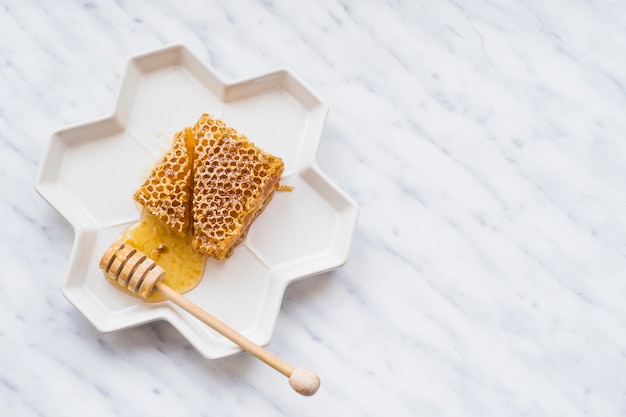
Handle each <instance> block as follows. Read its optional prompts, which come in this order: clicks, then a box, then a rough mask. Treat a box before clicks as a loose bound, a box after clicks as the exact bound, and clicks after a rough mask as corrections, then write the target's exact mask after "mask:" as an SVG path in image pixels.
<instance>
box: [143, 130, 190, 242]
mask: <svg viewBox="0 0 626 417" xmlns="http://www.w3.org/2000/svg"><path fill="white" fill-rule="evenodd" d="M190 139H193V134H192V133H190V129H189V128H187V129H184V130H181V131H179V132H177V133H176V134H175V135H174V139H173V142H172V146H171V148H170V149H169V150H168V151H167V152H166V153H165V154H164V155H163V158H162V159H161V161H160V162H158V163H157V165H156V166H155V167H154V168H153V169H152V172H151V173H150V175H149V176H148V178H147V179H146V180H145V182H144V183H143V185H142V186H141V187H139V188H138V189H137V191H135V194H134V195H133V198H134V199H135V201H137V202H138V203H139V204H141V205H142V206H143V207H144V209H145V210H146V211H148V212H149V213H151V214H152V215H154V216H155V217H157V218H158V219H159V220H161V221H162V222H163V223H165V224H166V225H167V226H168V227H169V228H170V229H171V230H172V231H173V232H175V233H176V234H178V235H181V236H183V235H185V234H186V233H187V231H188V229H189V200H190V191H191V181H192V174H191V167H192V164H193V146H192V145H193V143H192V142H190Z"/></svg>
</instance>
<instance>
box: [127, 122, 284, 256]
mask: <svg viewBox="0 0 626 417" xmlns="http://www.w3.org/2000/svg"><path fill="white" fill-rule="evenodd" d="M283 170H284V164H283V161H282V160H281V159H280V158H278V157H275V156H273V155H271V154H269V153H267V152H265V151H263V150H262V149H260V148H258V147H256V146H255V145H254V144H253V143H252V142H250V141H248V139H247V137H246V136H245V135H241V134H239V133H237V131H236V130H235V129H233V128H232V127H229V126H227V125H226V124H225V123H224V122H223V121H221V120H219V119H215V118H213V117H211V116H210V115H208V114H203V115H202V117H200V119H199V120H198V121H197V122H196V124H195V125H194V126H193V127H192V128H185V129H183V130H181V131H180V132H177V133H176V134H175V136H174V140H173V143H172V147H171V148H170V149H169V150H168V151H167V152H166V153H165V155H164V156H163V158H162V159H161V161H160V162H159V163H158V164H157V165H156V166H155V167H154V169H153V170H152V172H151V173H150V176H149V177H148V178H147V179H146V181H145V182H144V184H143V185H142V186H141V187H140V188H139V189H137V191H136V192H135V194H134V199H135V200H136V201H137V202H139V203H140V204H141V205H143V206H144V208H145V210H146V211H147V212H148V213H149V214H151V215H153V216H154V217H156V218H157V219H159V220H160V221H162V222H163V223H164V224H165V225H166V226H167V227H168V228H169V229H171V230H172V231H173V232H174V233H176V234H177V235H179V236H183V237H184V236H191V237H192V239H191V245H192V247H193V248H194V249H195V250H196V251H198V252H200V253H202V254H204V255H208V256H212V257H214V258H217V259H223V258H226V257H229V256H230V255H231V254H232V252H233V249H234V248H235V246H237V244H239V243H240V242H241V241H242V240H243V239H244V237H245V236H246V234H247V232H248V229H249V228H250V225H251V224H252V222H253V221H254V219H255V218H256V217H257V216H258V215H259V214H260V213H261V212H262V211H263V209H264V208H265V206H266V205H267V204H268V203H269V201H270V200H271V198H272V196H273V194H274V192H275V191H276V190H277V189H278V188H279V181H280V177H281V175H282V173H283Z"/></svg>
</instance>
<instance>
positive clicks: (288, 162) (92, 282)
mask: <svg viewBox="0 0 626 417" xmlns="http://www.w3.org/2000/svg"><path fill="white" fill-rule="evenodd" d="M205 112H206V113H211V114H213V115H215V116H217V117H219V118H221V119H223V120H224V121H225V122H226V123H228V124H229V125H231V126H233V127H235V128H236V129H237V130H238V131H239V132H241V133H244V134H246V135H247V136H248V138H250V140H252V141H253V142H254V143H255V144H256V145H258V146H260V147H261V148H263V149H265V150H266V151H268V152H270V153H272V154H274V155H277V156H280V157H281V158H282V159H283V160H284V161H285V173H284V175H283V179H282V181H281V183H282V184H284V185H293V186H294V190H293V191H292V192H281V193H276V195H275V196H274V198H273V199H272V201H271V203H270V204H269V206H268V207H267V208H266V209H265V211H264V212H263V214H262V215H261V216H259V217H258V218H257V220H256V221H255V223H254V224H253V225H252V227H251V228H250V231H249V233H248V236H247V238H246V240H245V241H244V242H243V243H242V244H241V245H240V246H239V247H238V248H237V249H236V250H235V253H234V255H233V256H232V257H231V258H229V259H227V260H224V261H216V260H212V259H209V260H207V264H206V268H205V273H204V276H203V279H202V281H201V283H200V284H199V285H198V286H197V287H196V288H195V289H194V290H192V291H190V292H189V293H187V294H186V296H187V297H188V298H189V299H190V300H192V301H193V302H195V303H197V304H198V305H199V306H200V307H202V308H204V309H205V310H207V311H208V312H210V313H211V314H213V315H215V316H216V317H218V318H220V319H221V320H222V321H224V322H226V323H227V324H229V325H230V326H232V327H234V328H235V329H237V330H238V331H240V332H241V333H243V334H244V335H246V336H247V337H248V338H250V339H252V340H253V341H254V342H256V343H258V344H261V345H266V344H267V343H269V340H270V338H271V335H272V332H273V329H274V324H275V322H276V318H277V316H278V313H279V310H280V304H281V302H282V298H283V293H284V290H285V287H286V286H287V285H288V284H289V283H290V282H293V281H294V280H298V279H301V278H305V277H310V276H312V275H315V274H318V273H320V272H323V271H328V270H331V269H333V268H337V267H339V266H341V265H342V264H343V263H344V262H345V261H346V258H347V255H348V250H349V246H350V242H351V238H352V234H353V231H354V227H355V224H356V218H357V213H358V207H357V205H356V204H355V202H354V201H353V200H352V199H350V198H349V197H348V196H347V195H346V194H344V193H343V192H342V191H341V190H340V189H338V188H337V187H336V186H335V185H333V184H332V182H331V181H329V180H328V178H327V177H326V176H325V175H324V174H323V173H322V172H321V171H320V170H319V168H318V167H317V165H316V163H315V155H316V152H317V147H318V143H319V140H320V135H321V132H322V129H323V125H324V122H325V119H326V114H327V107H326V105H325V104H324V103H323V102H322V100H320V99H319V98H318V97H317V96H316V95H315V94H314V93H312V92H311V90H310V89H309V88H308V87H306V86H305V85H304V84H303V83H302V81H301V80H299V79H298V78H297V77H296V76H295V75H293V74H292V73H291V72H290V71H288V70H285V69H280V70H276V71H272V72H270V73H267V74H262V75H260V76H257V77H254V78H251V79H247V80H243V81H239V82H235V83H225V82H223V81H222V80H221V79H220V78H219V77H218V76H217V75H216V74H215V72H214V71H213V70H212V69H211V68H209V67H207V66H206V65H205V64H203V63H202V62H200V61H199V60H198V59H197V58H196V57H195V56H194V55H193V54H191V53H190V52H189V51H188V50H187V49H186V48H184V47H183V46H170V47H166V48H163V49H160V50H157V51H154V52H150V53H147V54H144V55H140V56H136V57H134V58H131V59H130V60H129V61H128V64H127V67H126V70H125V72H124V75H123V78H122V81H121V85H120V89H119V93H118V97H117V102H116V106H115V111H114V112H113V114H112V115H111V116H109V117H106V118H103V119H101V120H96V121H93V122H90V123H86V124H83V125H80V126H73V127H69V128H67V129H64V130H61V131H59V132H57V133H55V134H54V135H53V136H52V138H51V141H50V144H49V147H48V150H47V152H46V154H45V156H44V158H43V161H42V163H41V166H40V171H39V176H38V180H37V185H36V189H37V191H38V192H39V194H41V196H42V197H44V198H45V199H46V200H47V201H48V202H49V203H50V204H51V205H52V206H53V207H54V208H55V209H56V210H58V211H59V212H60V213H61V214H62V215H63V216H64V217H65V218H66V219H67V220H68V221H69V222H70V223H71V224H72V226H73V227H74V230H75V242H74V247H73V250H72V255H71V258H70V261H69V263H70V264H69V271H68V274H67V277H66V279H65V283H64V286H63V294H64V295H65V296H66V297H67V298H68V299H69V301H70V302H71V303H72V304H73V305H74V306H75V307H76V308H77V309H78V310H80V311H81V312H82V313H83V314H84V315H85V316H86V317H87V318H88V319H89V320H90V321H91V322H92V323H93V324H94V325H95V326H96V327H97V328H98V329H100V330H101V331H114V330H120V329H124V328H128V327H132V326H137V325H140V324H142V323H146V322H150V321H154V320H167V321H169V322H170V323H171V324H172V325H174V326H175V327H176V328H177V329H178V330H179V331H180V332H181V333H182V334H183V335H184V336H185V337H186V338H187V339H188V340H189V341H190V342H191V343H192V344H193V345H194V346H195V347H196V348H197V349H198V350H199V351H200V352H201V353H202V354H203V355H205V356H206V357H208V358H218V357H222V356H226V355H230V354H233V353H236V352H238V351H239V348H238V347H237V346H235V345H234V344H232V343H231V342H230V341H228V340H226V339H225V338H224V337H222V336H221V335H219V334H217V333H215V332H214V331H213V330H211V329H209V328H207V327H206V326H204V325H203V324H201V323H200V322H198V321H197V320H196V319H194V318H192V317H191V316H189V315H188V314H187V313H185V312H184V311H182V310H180V309H179V308H177V307H176V306H174V305H172V304H171V303H169V302H161V303H144V302H142V301H141V300H139V299H137V298H134V297H131V296H128V295H126V294H123V293H122V292H120V291H119V290H117V289H115V288H114V287H113V286H111V285H110V284H109V283H108V282H107V281H106V279H105V278H104V276H103V274H102V271H100V270H99V268H98V262H99V259H100V257H101V256H102V254H103V253H104V251H105V250H106V248H107V247H108V246H109V245H110V244H111V243H112V242H113V240H115V239H116V238H117V237H118V236H119V234H120V233H121V232H122V230H123V229H125V228H126V227H128V226H129V225H130V224H132V223H135V222H137V221H138V220H139V218H140V211H139V210H138V208H137V206H136V205H135V203H134V201H133V199H132V194H133V192H134V190H135V189H136V188H137V187H138V186H139V185H140V184H141V183H142V182H143V180H144V178H145V176H146V174H147V173H148V172H149V170H150V169H151V167H152V166H153V164H154V162H155V160H156V158H157V157H158V155H160V154H161V152H162V149H163V147H164V146H165V145H166V144H167V143H168V139H169V138H170V137H171V136H172V135H173V133H174V132H176V131H177V130H180V129H181V128H182V127H184V126H190V125H192V124H193V123H194V122H195V121H196V120H197V119H198V118H199V117H200V115H201V114H202V113H205Z"/></svg>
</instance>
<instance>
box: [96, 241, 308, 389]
mask: <svg viewBox="0 0 626 417" xmlns="http://www.w3.org/2000/svg"><path fill="white" fill-rule="evenodd" d="M100 269H102V270H103V271H104V273H105V275H106V276H107V278H108V279H110V280H112V281H115V282H117V283H118V284H119V285H121V286H122V287H124V288H127V289H128V290H129V291H131V292H132V293H135V294H138V295H139V296H140V297H142V298H149V297H150V296H151V295H152V294H153V293H154V292H155V291H158V292H159V293H161V295H163V296H164V297H165V298H167V299H168V300H170V301H171V302H173V303H174V304H176V305H177V306H179V307H180V308H182V309H183V310H185V311H187V312H188V313H189V314H191V315H192V316H194V317H196V318H197V319H198V320H200V321H202V322H203V323H205V324H206V325H208V326H209V327H210V328H212V329H213V330H215V331H216V332H218V333H220V334H221V335H222V336H224V337H226V338H227V339H229V340H231V341H232V342H234V343H235V344H237V345H238V346H239V347H240V348H241V349H243V350H244V351H246V352H249V353H250V354H252V355H254V356H255V357H257V358H258V359H260V360H262V361H263V362H265V363H266V364H268V365H269V366H271V367H272V368H274V369H276V370H277V371H278V372H280V373H281V374H283V375H285V376H286V377H287V378H289V385H291V387H292V388H293V389H294V390H295V391H296V392H298V393H299V394H302V395H306V396H309V395H313V394H315V393H316V392H317V390H318V388H319V386H320V379H319V377H318V376H317V375H316V374H315V373H314V372H312V371H310V370H308V369H306V368H293V367H292V366H290V365H289V364H287V363H285V362H284V361H282V360H281V359H280V358H278V357H276V356H274V355H273V354H271V353H270V352H268V351H267V350H265V349H263V348H262V347H261V346H259V345H257V344H256V343H254V342H252V341H251V340H250V339H248V338H247V337H245V336H243V335H242V334H241V333H239V332H237V331H236V330H235V329H233V328H231V327H230V326H228V325H227V324H225V323H223V322H222V321H220V320H218V319H217V318H215V317H214V316H212V315H211V314H209V313H207V312H206V311H204V310H203V309H201V308H200V307H199V306H197V305H196V304H194V303H192V302H191V301H189V300H188V299H186V298H185V297H183V296H182V295H181V294H179V293H178V292H177V291H175V290H174V289H172V288H171V287H169V286H168V285H167V284H165V283H164V282H163V278H164V277H165V270H164V269H163V268H161V267H160V266H159V265H157V264H156V263H155V262H154V261H153V260H152V259H150V258H148V257H147V256H146V255H145V254H143V253H142V252H141V251H139V250H137V249H135V248H133V247H132V246H129V245H126V244H125V243H123V242H120V241H116V242H114V243H113V244H111V246H109V248H108V249H107V250H106V252H105V253H104V255H102V259H100Z"/></svg>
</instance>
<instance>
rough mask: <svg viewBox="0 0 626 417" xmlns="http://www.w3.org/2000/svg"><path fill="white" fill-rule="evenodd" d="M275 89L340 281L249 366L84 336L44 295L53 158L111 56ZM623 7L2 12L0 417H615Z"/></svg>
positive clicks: (65, 7)
mask: <svg viewBox="0 0 626 417" xmlns="http://www.w3.org/2000/svg"><path fill="white" fill-rule="evenodd" d="M169 43H183V44H185V45H187V46H188V47H189V48H191V49H192V50H193V51H194V52H195V53H196V54H198V55H199V56H200V57H201V58H202V59H204V60H206V61H207V62H208V63H209V64H210V65H212V66H213V67H215V69H216V70H217V71H218V72H220V73H221V74H223V75H224V76H225V77H227V78H229V79H235V78H241V77H247V76H251V75H254V74H256V73H258V72H262V71H266V70H269V69H272V68H275V67H277V66H287V67H290V68H292V69H293V70H294V71H295V72H296V73H297V74H298V75H300V76H301V77H302V78H303V79H304V80H306V81H307V83H309V84H310V85H311V86H312V87H313V88H314V89H315V90H316V91H317V92H318V93H319V94H320V95H321V96H322V97H323V98H324V99H325V100H326V101H327V102H328V104H329V106H330V115H329V118H328V122H327V125H326V128H325V131H324V136H323V142H322V144H321V148H320V153H319V164H320V166H321V167H322V168H323V169H324V170H325V171H326V173H327V174H328V175H329V176H330V177H331V178H332V179H333V180H334V181H335V182H336V183H337V184H338V185H340V186H341V187H342V188H344V189H345V190H346V191H347V192H348V193H349V194H350V195H352V196H353V197H354V198H355V199H356V200H357V201H358V202H359V204H360V205H361V215H360V220H359V224H358V227H357V231H356V234H355V237H354V242H353V250H352V253H351V256H350V259H349V262H348V264H347V265H346V266H345V267H343V268H342V269H340V270H338V271H335V272H332V273H328V274H324V275H322V276H319V277H316V278H312V279H309V280H304V281H301V282H298V283H295V284H293V285H291V286H290V287H289V288H288V290H287V292H286V294H285V299H284V303H283V307H282V310H281V314H280V317H279V319H278V323H277V326H276V330H275V334H274V338H273V340H272V343H271V344H270V346H269V348H270V350H272V351H273V352H275V353H277V354H279V355H283V356H287V357H289V358H290V360H291V361H292V362H294V363H302V364H307V365H309V366H310V367H312V368H314V369H315V370H316V371H317V372H318V373H319V374H320V375H321V377H322V380H323V384H322V388H321V389H320V391H319V392H318V394H317V395H316V396H314V397H310V398H305V397H300V396H298V395H296V394H294V393H293V392H291V390H290V389H289V387H288V386H287V384H286V383H285V381H284V378H283V377H282V376H280V375H278V374H277V373H276V372H275V371H273V370H271V369H269V368H268V367H266V366H265V365H263V364H261V363H259V362H257V361H256V360H254V359H253V358H251V357H249V356H247V355H237V356H234V357H229V358H226V359H221V360H216V361H207V360H205V359H204V358H203V357H201V356H200V355H199V354H198V353H197V352H195V351H194V349H193V348H191V347H190V345H189V344H188V343H187V341H186V340H185V339H183V338H182V337H181V336H180V335H179V334H178V333H177V332H176V331H175V330H173V329H172V328H171V327H170V326H169V325H167V324H162V323H157V324H152V325H146V326H143V327H140V328H136V329H133V330H130V331H125V332H122V333H116V334H100V333H98V331H97V330H95V329H94V328H93V326H92V325H91V324H90V323H89V322H88V321H87V320H86V319H85V318H84V317H83V316H82V315H81V314H80V313H79V312H78V311H77V310H75V309H74V308H73V307H72V306H71V305H70V304H69V303H68V302H67V301H66V300H65V299H64V298H63V296H62V295H61V291H60V288H61V281H62V278H63V276H64V273H65V268H66V265H67V261H68V256H69V253H70V249H71V245H72V239H73V233H72V230H71V228H70V226H69V225H68V224H67V223H66V222H65V220H64V219H63V218H62V217H60V216H59V215H58V214H57V213H56V212H55V211H54V210H53V209H52V208H51V207H50V206H48V205H47V203H45V201H43V200H42V199H41V198H40V197H39V196H38V195H37V194H36V193H35V192H34V189H33V187H34V182H35V177H36V173H37V168H38V164H39V162H40V160H41V158H42V155H43V151H44V149H45V146H46V144H47V141H48V139H49V137H50V134H51V133H52V132H54V131H55V130H57V129H60V128H62V127H65V126H67V125H69V124H75V123H79V122H84V121H88V120H91V119H95V118H99V117H101V116H104V115H108V114H109V113H110V111H111V110H112V106H113V102H114V98H115V94H116V90H117V86H118V80H119V76H120V74H121V72H122V70H123V66H124V63H125V61H126V59H127V57H128V56H129V55H133V54H137V53H142V52H146V51H148V50H151V49H154V48H157V47H160V46H162V45H165V44H169ZM625 136H626V7H625V6H624V5H623V3H622V2H609V1H593V0H589V1H582V0H579V1H549V2H543V1H537V0H531V1H522V0H518V1H499V2H494V1H488V0H456V1H441V2H435V1H432V2H431V1H424V0H416V1H411V0H404V1H387V2H376V1H353V2H349V1H346V0H344V1H343V2H337V1H331V0H324V1H317V2H292V1H288V0H282V1H271V0H269V1H263V2H230V1H221V2H213V1H200V0H198V1H182V0H161V1H153V2H146V3H142V2H134V1H129V0H126V1H116V2H111V1H93V2H91V1H87V2H69V1H52V0H50V1H34V0H33V1H20V0H3V1H1V2H0V410H1V411H0V414H1V415H6V416H84V415H89V416H118V415H119V416H143V415H145V416H156V415H172V416H238V415H242V416H243V415H245V416H250V415H254V416H256V417H263V416H276V415H285V416H293V415H306V416H379V415H389V416H410V415H420V416H551V417H554V416H567V417H575V416H587V415H590V416H620V415H621V416H626V375H625V372H626V302H625V300H626V256H625V255H626V138H625Z"/></svg>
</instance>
